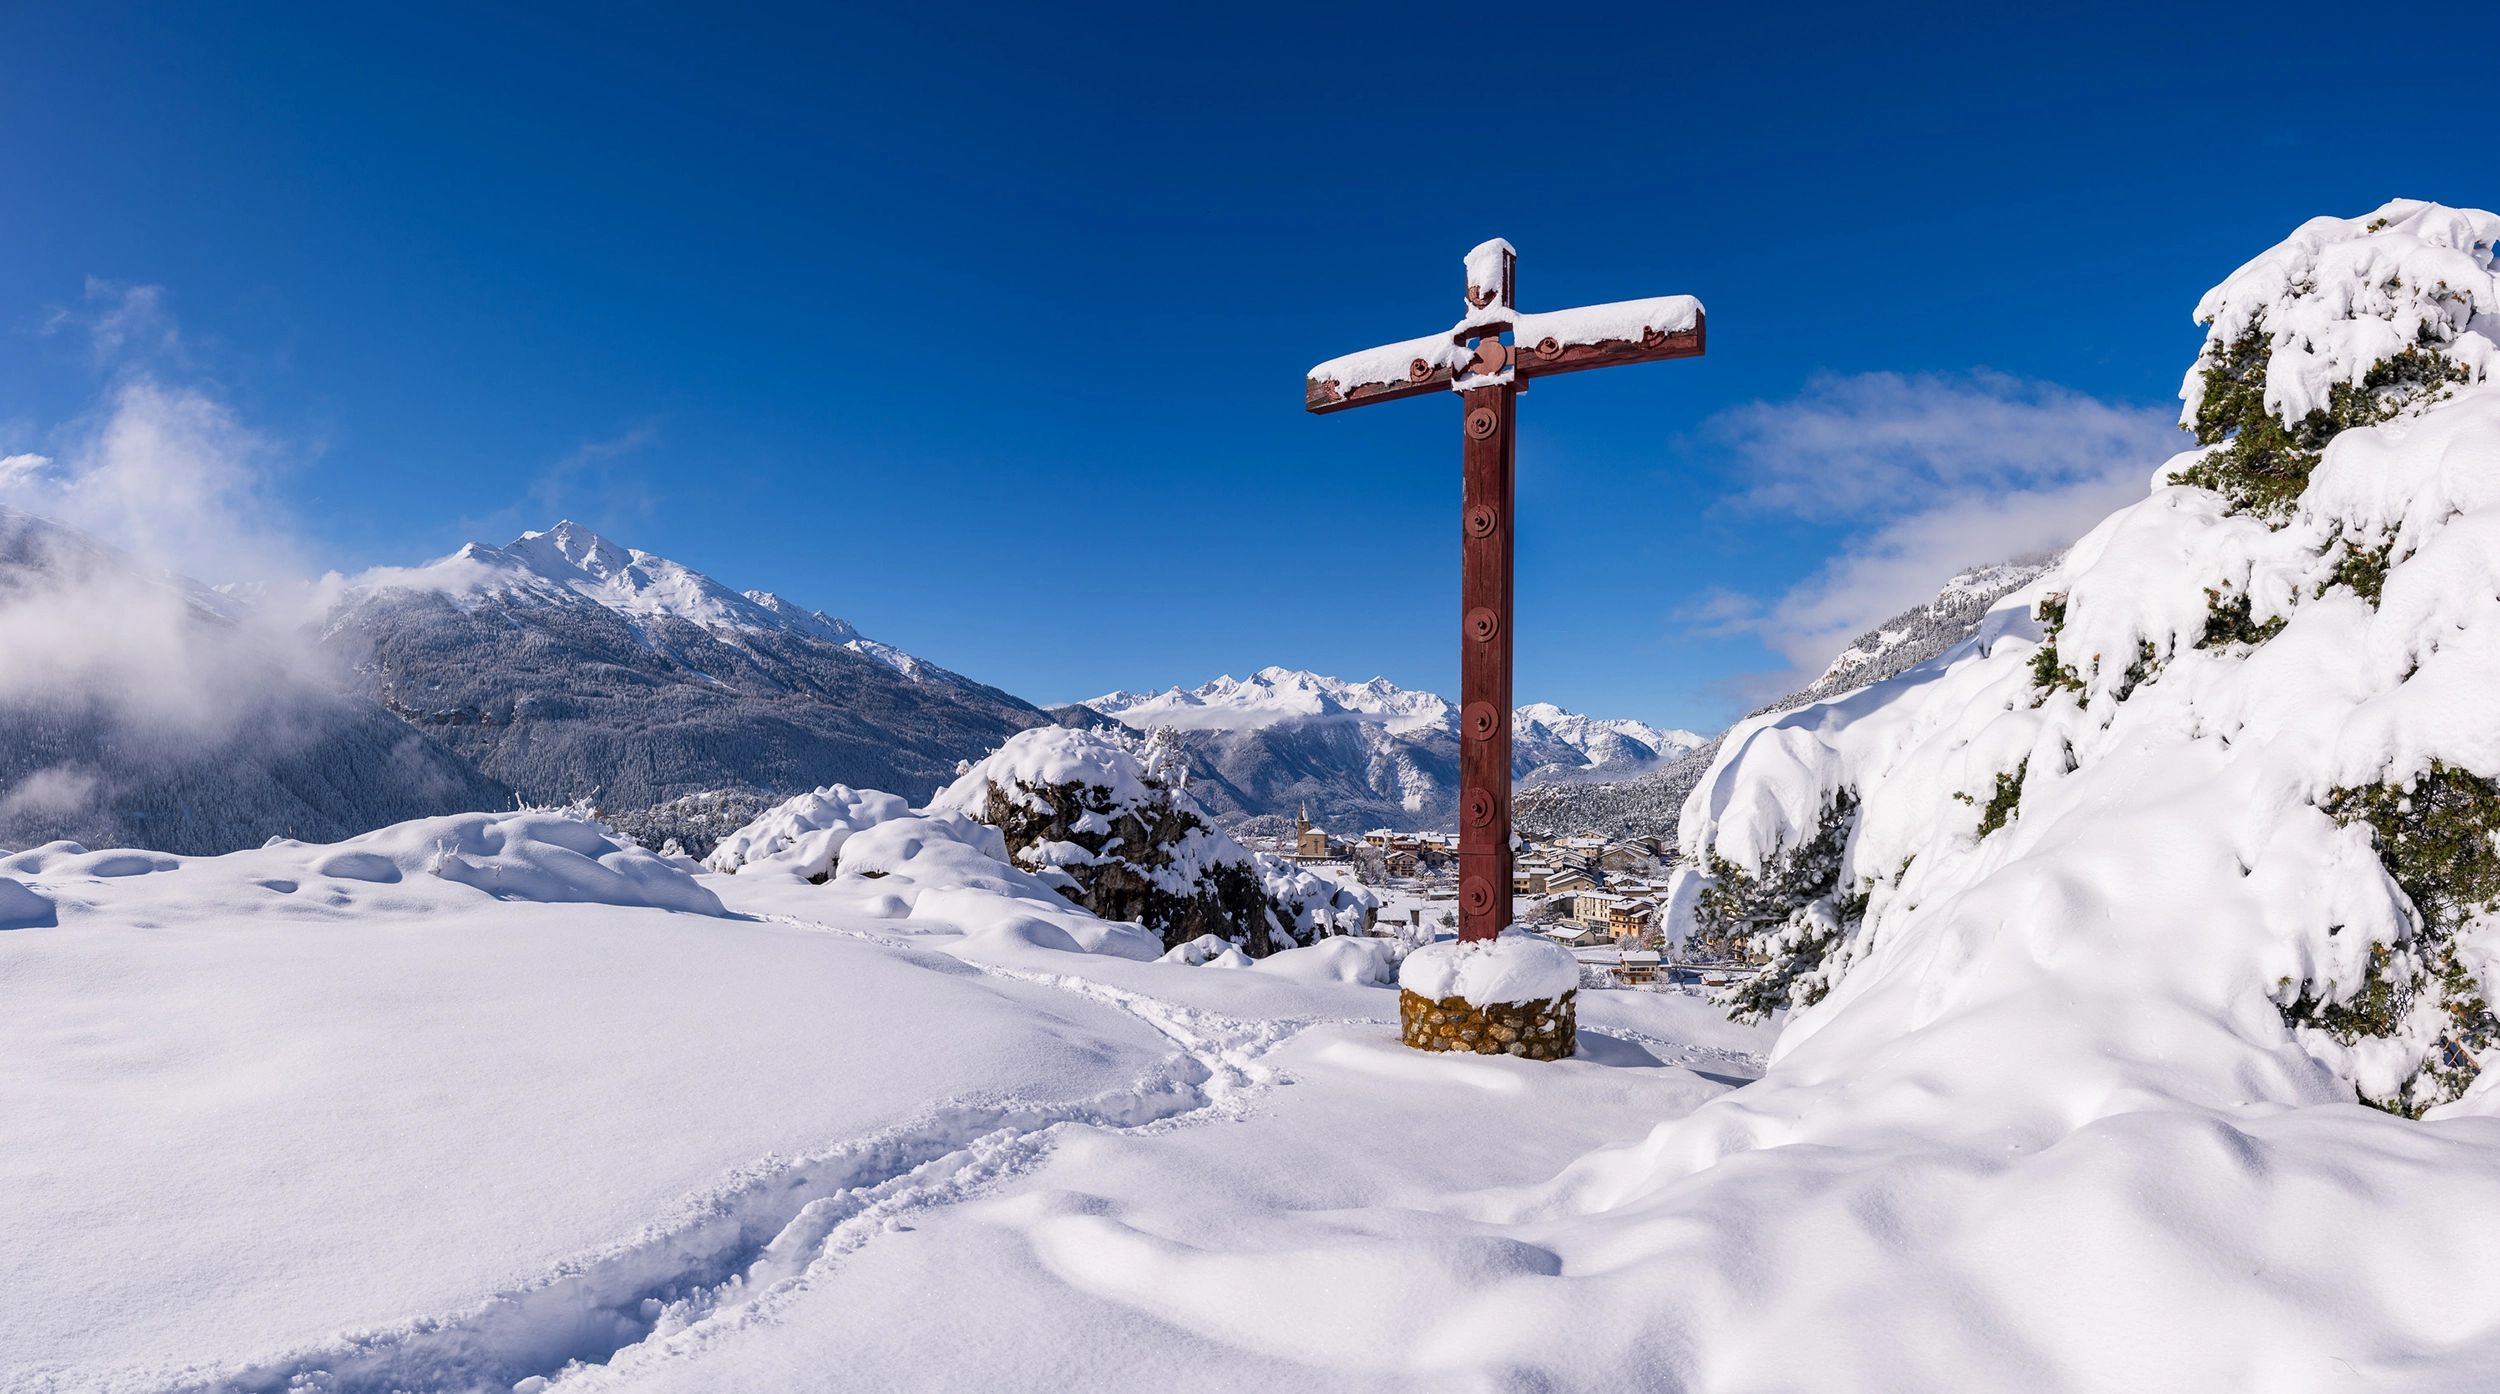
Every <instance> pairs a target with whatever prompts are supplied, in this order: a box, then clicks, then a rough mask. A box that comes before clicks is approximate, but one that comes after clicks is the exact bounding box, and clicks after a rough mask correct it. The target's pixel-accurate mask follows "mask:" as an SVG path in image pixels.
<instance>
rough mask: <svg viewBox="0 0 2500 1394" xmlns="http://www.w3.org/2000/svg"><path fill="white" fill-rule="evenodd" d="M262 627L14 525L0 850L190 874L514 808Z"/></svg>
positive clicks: (246, 608) (80, 538)
mask: <svg viewBox="0 0 2500 1394" xmlns="http://www.w3.org/2000/svg"><path fill="white" fill-rule="evenodd" d="M253 620H254V615H253V607H252V606H251V605H249V604H248V603H246V602H244V601H243V600H242V599H240V598H239V597H237V596H236V595H234V594H231V593H225V592H220V591H216V590H212V589H210V588H209V587H207V586H204V585H201V584H200V583H199V582H197V581H193V580H191V579H189V578H187V577H183V576H177V575H171V574H168V573H165V572H163V571H160V570H157V569H155V568H152V567H148V566H145V565H143V564H141V563H140V562H138V561H136V560H134V559H132V558H130V557H128V556H125V555H124V554H122V553H121V552H119V551H117V550H115V549H114V548H112V547H110V546H108V545H106V544H105V543H103V542H101V541H99V540H98V539H96V538H94V537H91V536H89V535H87V534H86V533H84V532H81V531H79V530H78V529H76V528H73V527H70V526H68V525H66V524H63V523H59V522H55V521H53V520H52V519H48V518H43V517H40V516H37V515H35V514H31V513H26V512H23V511H21V510H18V509H13V508H9V507H6V506H0V847H28V846H36V845H40V844H43V843H46V842H51V841H54V840H69V841H75V842H80V843H85V844H88V845H94V846H129V847H149V848H156V849H161V850H164V851H170V852H180V853H185V854H197V853H214V852H226V851H230V850H233V849H235V848H238V847H257V846H259V845H260V844H261V843H262V842H264V841H266V840H268V839H269V838H271V837H294V838H305V839H330V838H339V837H345V836H347V835H349V834H352V833H359V832H363V831H365V830H366V829H368V828H373V827H378V826H380V825H382V824H384V823H389V822H395V821H398V820H401V819H406V818H416V817H424V816H429V815H433V814H442V813H451V812H456V811H460V810H465V809H474V808H491V807H497V806H508V805H509V804H510V802H511V798H512V791H511V790H510V789H508V788H506V787H504V786H503V785H501V784H499V783H497V782H496V781H494V780H492V779H490V778H488V777H486V776H485V775H483V774H481V773H479V772H478V770H477V769H476V768H475V767H473V766H472V765H471V764H470V763H469V762H468V761H466V760H464V759H462V758H461V757H459V756H458V755H456V754H454V753H453V752H451V751H449V750H447V749H444V748H443V747H442V746H440V745H438V744H436V743H435V742H433V741H431V740H429V739H427V738H426V737H425V736H424V735H422V734H420V733H419V732H416V731H412V730H410V729H409V728H408V726H406V725H405V724H403V723H402V722H400V721H399V720H397V719H396V718H395V717H393V716H392V715H391V714H390V713H389V712H387V711H385V710H384V709H383V708H382V707H380V706H378V705H377V704H375V703H374V702H373V701H372V700H370V699H369V698H367V697H365V696H362V695H359V694H357V693H355V692H353V691H343V690H341V688H340V686H339V684H338V683H337V682H336V681H335V677H334V675H333V674H331V673H330V672H329V671H327V670H326V669H325V668H324V666H323V665H321V664H319V663H316V662H312V661H310V656H309V655H308V654H306V653H305V652H304V650H303V645H302V644H301V642H300V640H298V639H297V638H296V637H295V636H292V635H290V634H288V633H286V632H284V631H283V630H280V629H276V628H272V627H268V626H264V625H261V624H258V623H255V622H253Z"/></svg>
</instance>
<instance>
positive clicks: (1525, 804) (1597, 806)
mask: <svg viewBox="0 0 2500 1394" xmlns="http://www.w3.org/2000/svg"><path fill="white" fill-rule="evenodd" d="M2056 561H2057V558H2055V557H2047V558H2037V559H2032V558H2026V559H2023V560H2018V561H2010V562H1993V563H1990V564H1988V565H1986V566H1974V567H1971V568H1969V569H1968V570H1965V571H1962V572H1960V573H1957V574H1956V575H1955V576H1954V577H1953V578H1952V579H1951V580H1949V581H1947V582H1945V583H1944V588H1943V589H1942V590H1940V591H1938V592H1937V593H1936V598H1935V599H1934V600H1931V601H1929V602H1927V603H1926V604H1924V605H1915V606H1912V607H1911V608H1909V609H1907V610H1904V611H1902V612H1901V613H1900V614H1897V615H1895V616H1893V617H1892V618H1891V619H1888V620H1885V621H1884V622H1883V623H1882V624H1879V625H1877V626H1875V627H1874V628H1873V629H1870V630H1868V631H1867V632H1866V633H1864V634H1861V635H1859V636H1858V637H1857V638H1856V639H1853V640H1851V641H1850V643H1849V646H1848V647H1847V648H1845V649H1842V650H1841V651H1840V653H1839V655H1838V656H1836V657H1834V658H1833V659H1832V661H1831V665H1830V666H1829V667H1827V668H1825V669H1824V670H1823V675H1822V676H1821V677H1818V678H1816V679H1815V680H1814V681H1813V682H1812V683H1810V684H1808V685H1807V686H1805V687H1802V688H1800V689H1798V690H1797V691H1795V692H1792V693H1789V694H1788V695H1787V696H1785V697H1781V698H1777V699H1775V700H1773V701H1770V702H1766V703H1764V704H1763V705H1761V706H1759V707H1756V708H1754V709H1753V710H1752V711H1750V712H1747V713H1746V714H1745V716H1744V717H1743V718H1742V720H1748V721H1749V720H1751V719H1753V718H1754V717H1757V716H1762V715H1765V714H1767V713H1771V712H1783V711H1788V710H1791V709H1793V708H1796V707H1802V706H1806V705H1808V704H1810V703H1814V702H1821V701H1826V700H1828V699H1830V698H1833V697H1837V696H1839V695H1841V694H1842V693H1844V692H1850V691H1854V690H1856V689H1858V688H1861V687H1865V686H1867V685H1868V684H1870V683H1876V682H1881V681H1883V680H1884V679H1886V678H1889V677H1892V676H1893V675H1894V674H1897V673H1902V672H1906V671H1908V670H1909V669H1912V668H1915V667H1917V666H1918V665H1919V664H1921V663H1925V662H1927V661H1928V660H1929V659H1932V658H1935V657H1937V656H1939V655H1941V654H1943V653H1945V652H1947V651H1948V650H1950V649H1952V648H1954V647H1956V646H1957V645H1959V644H1961V643H1963V642H1964V641H1966V640H1968V639H1969V638H1970V637H1971V636H1972V635H1974V634H1976V633H1978V632H1979V622H1980V621H1981V619H1983V618H1985V617H1986V615H1987V613H1988V607H1989V606H1990V605H1993V604H1995V603H1996V602H1997V601H1998V600H2000V599H2002V598H2003V597H2005V596H2008V595H2011V594H2013V593H2014V592H2015V591H2017V590H2020V589H2021V588H2023V587H2024V586H2026V585H2029V584H2030V583H2031V582H2032V581H2033V580H2034V579H2036V578H2037V577H2039V576H2040V575H2041V573H2043V572H2045V571H2047V570H2048V569H2049V567H2051V566H2052V565H2054V564H2055V563H2056ZM1725 734H1726V733H1725V732H1721V733H1720V735H1721V736H1723V735H1725ZM1719 739H1720V737H1719V736H1712V737H1711V738H1710V739H1709V740H1707V741H1704V742H1699V743H1697V744H1696V745H1694V746H1692V747H1690V748H1689V749H1688V750H1687V751H1686V752H1685V753H1684V754H1682V755H1680V756H1678V757H1677V758H1676V759H1675V760H1674V761H1673V762H1672V763H1670V764H1668V765H1667V766H1666V767H1665V768H1663V769H1658V770H1653V771H1651V772H1649V773H1646V774H1642V775H1640V776H1638V777H1636V778H1632V779H1626V780H1614V781H1602V782H1599V781H1589V782H1579V783H1569V784H1564V783H1551V784H1546V785H1543V786H1540V787H1536V788H1523V789H1521V790H1520V791H1519V793H1518V796H1517V798H1516V800H1515V802H1514V804H1513V815H1512V816H1513V817H1514V819H1515V820H1516V821H1517V823H1518V826H1519V827H1520V829H1521V830H1522V831H1529V832H1543V833H1553V834H1616V833H1632V834H1636V835H1639V836H1645V837H1659V838H1664V839H1666V840H1668V841H1673V840H1674V838H1675V835H1676V825H1677V822H1678V820H1679V819H1680V818H1681V816H1682V814H1683V810H1684V799H1685V796H1686V795H1688V794H1690V793H1691V792H1692V791H1693V786H1694V785H1696V784H1699V783H1700V782H1701V777H1702V775H1703V774H1704V773H1705V772H1706V771H1708V770H1709V768H1710V762H1711V760H1712V759H1713V758H1715V757H1716V756H1717V755H1718V753H1719Z"/></svg>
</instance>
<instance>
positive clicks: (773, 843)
mask: <svg viewBox="0 0 2500 1394" xmlns="http://www.w3.org/2000/svg"><path fill="white" fill-rule="evenodd" d="M910 811H911V809H910V806H909V805H907V804H905V803H904V802H903V800H901V799H900V798H897V797H896V796H894V795H892V794H887V793H882V792H880V791H878V790H875V789H854V788H852V787H851V786H849V785H847V784H828V785H826V786H825V787H824V788H822V789H818V790H816V791H815V792H813V793H808V794H801V795H799V796H798V797H796V798H792V799H787V800H784V801H783V802H781V803H779V804H776V805H774V806H773V807H771V808H769V809H766V810H765V811H764V812H763V814H761V815H760V816H758V817H757V818H756V819H755V821H753V822H751V823H749V824H747V825H746V826H745V827H743V828H740V829H739V830H738V831H736V832H734V833H732V834H730V835H729V836H728V837H727V838H726V839H724V840H723V841H722V842H721V845H720V846H719V847H718V848H717V849H715V850H714V851H713V853H712V855H711V856H710V857H708V858H706V859H705V861H704V863H703V864H704V866H705V867H706V868H708V869H710V870H713V871H718V872H723V873H727V874H733V875H734V874H736V873H737V872H740V871H749V872H754V871H764V870H770V871H774V872H780V873H785V874H788V875H792V876H796V877H798V878H800V879H801V880H816V879H819V878H822V877H824V876H827V875H829V874H830V873H831V871H832V869H833V862H834V858H835V857H836V856H837V855H838V854H839V853H840V852H841V850H842V844H843V842H844V841H845V840H846V839H848V838H849V837H850V836H851V835H852V834H853V833H856V832H859V831H860V830H862V829H864V828H871V827H874V826H876V825H877V824H879V823H882V822H885V821H886V820H888V819H892V818H900V817H902V816H903V815H904V814H906V813H908V812H910Z"/></svg>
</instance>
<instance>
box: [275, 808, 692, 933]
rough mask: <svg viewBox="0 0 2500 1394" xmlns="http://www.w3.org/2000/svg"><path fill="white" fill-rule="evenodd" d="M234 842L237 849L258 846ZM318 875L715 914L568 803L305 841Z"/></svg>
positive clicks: (676, 878)
mask: <svg viewBox="0 0 2500 1394" xmlns="http://www.w3.org/2000/svg"><path fill="white" fill-rule="evenodd" d="M269 850H270V849H263V851H262V852H259V853H252V852H238V853H235V854H234V855H236V856H238V857H252V856H265V855H266V854H267V852H268V851H269ZM312 851H313V855H312V856H310V857H306V858H303V859H302V861H301V862H300V863H299V864H300V865H302V866H303V867H304V869H305V870H307V871H309V872H311V873H313V874H314V875H318V876H333V877H339V878H344V879H350V880H358V881H375V882H384V883H388V882H394V881H398V880H400V879H401V878H403V877H414V876H433V877H439V878H440V879H442V880H445V881H453V882H458V883H460V884H462V885H466V886H472V887H475V888H476V889H478V890H481V891H484V892H486V893H487V894H488V895H491V896H493V897H495V898H496V899H498V900H535V901H546V902H563V901H587V902H590V903H592V904H598V905H641V906H649V907H651V908H653V909H658V910H682V911H685V912H686V913H688V914H694V915H720V914H725V913H727V912H726V911H724V910H723V909H722V908H721V903H720V898H719V897H718V896H715V895H713V894H712V893H711V892H710V891H708V890H705V889H704V888H703V887H702V886H700V885H697V884H696V883H695V880H694V878H693V877H691V876H689V875H687V874H686V873H685V872H683V871H680V870H678V869H677V868H676V867H673V866H671V865H669V864H668V863H667V862H665V861H662V860H661V859H660V858H658V857H657V856H654V855H653V854H651V853H650V852H647V851H645V850H643V848H641V847H640V846H638V845H636V844H635V843H633V842H632V841H630V840H628V839H626V838H624V837H621V836H618V835H615V834H612V833H610V832H609V831H608V830H607V829H606V828H603V827H601V826H599V825H598V824H596V823H591V822H587V821H584V820H583V819H580V818H577V817H574V816H572V815H571V814H568V813H557V812H542V811H529V812H522V813H500V814H498V813H464V814H459V815H457V816H454V817H449V818H420V819H417V820H415V821H413V822H407V823H397V824H394V825H392V826H390V827H387V828H382V829H379V830H377V831H374V832H369V833H366V834H364V835H362V836H360V837H351V838H349V839H347V840H346V841H345V842H341V843H336V844H333V845H332V846H331V847H325V848H315V849H312Z"/></svg>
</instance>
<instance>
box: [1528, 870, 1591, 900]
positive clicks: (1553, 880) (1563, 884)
mask: <svg viewBox="0 0 2500 1394" xmlns="http://www.w3.org/2000/svg"><path fill="white" fill-rule="evenodd" d="M1544 882H1545V883H1544V884H1543V885H1542V886H1540V887H1538V888H1537V889H1538V890H1539V891H1542V892H1543V893H1545V894H1547V895H1554V894H1559V893H1561V892H1563V891H1594V890H1596V889H1597V888H1598V886H1597V878H1596V877H1594V876H1591V875H1589V874H1588V873H1587V872H1585V871H1582V870H1580V869H1578V868H1576V867H1570V868H1565V869H1563V870H1560V871H1556V872H1554V873H1553V874H1551V875H1549V876H1547V877H1545V878H1544Z"/></svg>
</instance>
